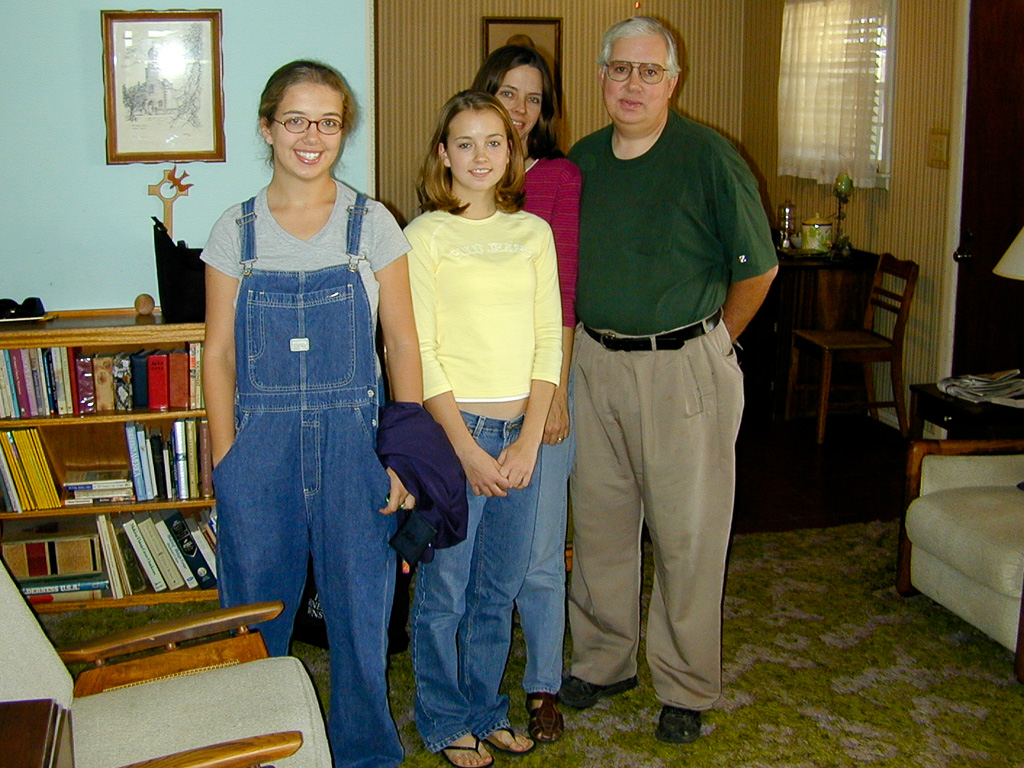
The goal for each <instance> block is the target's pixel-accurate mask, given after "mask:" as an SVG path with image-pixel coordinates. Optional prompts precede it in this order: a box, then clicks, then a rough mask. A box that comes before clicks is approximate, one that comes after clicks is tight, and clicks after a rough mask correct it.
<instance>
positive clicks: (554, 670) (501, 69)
mask: <svg viewBox="0 0 1024 768" xmlns="http://www.w3.org/2000/svg"><path fill="white" fill-rule="evenodd" d="M473 88H474V89H476V90H481V91H486V92H487V93H492V94H494V95H495V96H496V97H497V98H498V101H500V102H501V103H502V105H504V107H505V108H506V109H507V110H508V112H509V115H510V116H511V118H512V123H513V125H515V128H516V132H517V133H518V135H519V139H520V141H521V142H522V145H523V149H524V152H525V155H526V160H525V163H526V182H525V184H524V186H523V190H524V192H525V193H526V202H525V204H524V206H523V209H524V210H526V211H528V212H529V213H533V214H536V215H537V216H540V217H541V218H542V219H544V220H545V221H546V222H548V224H550V225H551V230H552V232H553V233H554V236H555V250H556V251H557V255H558V280H559V286H560V289H561V297H562V371H561V375H560V377H559V382H558V386H557V387H556V389H555V394H554V397H553V399H552V402H551V409H550V410H549V411H548V416H547V421H546V423H545V426H544V441H543V444H542V446H541V449H540V460H539V465H540V481H539V482H540V489H539V492H538V494H539V495H538V502H537V521H536V527H535V528H534V533H533V542H532V545H531V550H530V564H529V567H528V568H527V571H526V578H525V580H524V581H523V586H522V588H521V589H520V590H519V595H518V596H517V597H516V607H517V608H518V610H519V619H520V624H521V626H522V628H523V638H524V639H525V641H526V672H525V674H524V675H523V690H524V691H525V694H526V711H527V716H528V717H529V732H530V735H531V736H532V737H533V738H534V739H536V740H537V741H541V742H551V741H555V740H556V739H558V738H560V737H561V735H562V732H563V730H564V728H565V725H564V721H563V718H562V714H561V712H559V711H558V704H557V694H558V689H559V687H560V686H561V683H562V642H563V637H564V634H565V530H566V516H567V495H568V482H569V471H570V469H571V468H572V461H573V456H574V454H575V440H574V437H573V433H572V430H571V412H572V398H571V392H572V386H571V382H570V379H569V372H570V364H571V361H572V343H573V334H574V331H575V327H576V261H577V259H576V255H577V251H578V245H579V208H580V185H581V177H580V171H579V169H578V168H577V167H576V166H575V165H574V164H573V163H571V162H570V161H569V160H567V159H565V157H564V156H563V155H562V153H561V151H560V150H559V148H558V139H559V136H558V115H557V111H556V98H555V87H554V81H553V79H552V77H551V72H550V70H549V69H548V65H547V62H546V61H545V60H544V57H543V56H542V55H541V54H540V53H539V52H538V51H537V50H536V49H534V48H532V47H527V46H521V45H505V46H502V47H501V48H498V49H496V50H495V51H494V52H492V53H491V55H490V56H488V57H487V60H486V61H485V62H484V63H483V65H482V66H481V67H480V71H479V72H477V75H476V79H475V80H474V81H473Z"/></svg>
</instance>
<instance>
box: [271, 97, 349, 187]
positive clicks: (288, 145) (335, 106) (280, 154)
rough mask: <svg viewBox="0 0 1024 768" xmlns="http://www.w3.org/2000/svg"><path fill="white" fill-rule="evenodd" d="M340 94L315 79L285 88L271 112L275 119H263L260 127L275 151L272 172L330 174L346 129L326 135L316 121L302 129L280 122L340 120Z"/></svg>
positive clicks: (303, 176)
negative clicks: (293, 129) (290, 129)
mask: <svg viewBox="0 0 1024 768" xmlns="http://www.w3.org/2000/svg"><path fill="white" fill-rule="evenodd" d="M344 107H345V105H344V101H343V99H342V95H341V94H340V93H338V91H336V90H334V89H333V88H329V87H328V86H326V85H318V84H316V83H296V84H295V85H291V86H289V87H288V88H287V90H285V92H284V96H283V97H282V98H281V103H280V105H279V106H278V108H277V110H276V112H275V113H274V121H275V122H267V121H264V122H263V124H262V125H261V127H260V131H261V133H262V134H263V139H264V141H266V142H267V144H269V145H270V146H271V148H272V149H273V152H274V174H275V176H276V175H277V174H285V175H290V176H294V177H296V178H300V179H306V180H312V179H316V178H318V177H323V176H325V175H326V176H328V177H329V176H330V173H331V168H332V167H333V166H334V163H335V161H336V160H337V159H338V155H339V154H340V153H341V145H342V141H343V139H344V135H345V131H344V128H345V126H343V128H342V131H341V133H337V134H335V135H333V136H325V135H324V134H322V133H321V132H320V130H319V128H318V127H317V126H316V125H313V124H310V125H309V126H308V127H307V128H306V130H305V131H304V132H302V133H289V132H288V131H287V130H286V129H285V127H284V126H283V125H281V123H279V122H276V121H278V120H280V121H281V122H287V121H288V120H289V118H295V117H304V118H306V119H307V120H323V119H333V120H337V121H338V122H342V115H343V112H344Z"/></svg>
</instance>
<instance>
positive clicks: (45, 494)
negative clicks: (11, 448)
mask: <svg viewBox="0 0 1024 768" xmlns="http://www.w3.org/2000/svg"><path fill="white" fill-rule="evenodd" d="M26 431H27V433H28V434H27V435H26V442H27V444H28V446H29V452H30V454H31V455H32V457H33V463H34V465H35V467H36V471H37V472H38V473H39V487H40V493H41V494H42V499H43V503H45V504H46V506H47V508H49V509H54V508H56V507H59V506H60V493H59V492H58V491H57V482H56V480H54V477H53V470H52V469H51V468H50V462H49V461H48V460H47V458H46V451H45V449H44V448H43V441H42V438H41V437H40V436H39V430H38V429H35V428H32V429H29V430H26Z"/></svg>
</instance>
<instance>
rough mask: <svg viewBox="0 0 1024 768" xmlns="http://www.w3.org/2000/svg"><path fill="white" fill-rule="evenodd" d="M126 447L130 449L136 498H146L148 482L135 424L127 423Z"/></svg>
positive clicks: (129, 457) (125, 428)
mask: <svg viewBox="0 0 1024 768" xmlns="http://www.w3.org/2000/svg"><path fill="white" fill-rule="evenodd" d="M124 439H125V445H126V446H127V448H128V460H129V463H130V464H131V468H132V485H134V486H135V498H137V499H139V500H143V499H145V498H146V481H145V480H144V479H143V477H142V456H141V455H140V454H139V439H138V437H137V436H136V434H135V423H134V422H131V421H127V422H125V425H124Z"/></svg>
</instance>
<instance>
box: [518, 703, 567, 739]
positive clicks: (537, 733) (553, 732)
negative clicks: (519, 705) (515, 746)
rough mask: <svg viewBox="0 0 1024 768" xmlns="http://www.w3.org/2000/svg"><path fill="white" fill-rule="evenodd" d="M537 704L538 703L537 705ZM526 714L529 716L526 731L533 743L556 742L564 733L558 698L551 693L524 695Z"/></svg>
mask: <svg viewBox="0 0 1024 768" xmlns="http://www.w3.org/2000/svg"><path fill="white" fill-rule="evenodd" d="M538 702H539V703H538ZM526 712H527V714H528V715H529V716H530V724H529V726H528V727H527V731H528V732H529V734H530V736H531V737H532V738H533V740H534V741H542V742H545V743H551V742H552V741H558V740H559V739H560V738H561V737H562V734H563V733H564V732H565V721H564V720H563V719H562V713H561V712H559V711H558V697H557V696H556V695H555V694H553V693H529V694H527V695H526Z"/></svg>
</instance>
